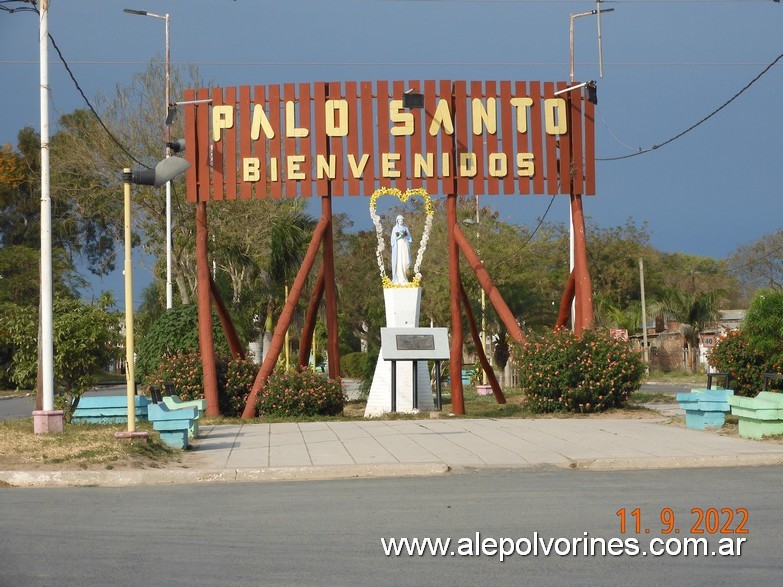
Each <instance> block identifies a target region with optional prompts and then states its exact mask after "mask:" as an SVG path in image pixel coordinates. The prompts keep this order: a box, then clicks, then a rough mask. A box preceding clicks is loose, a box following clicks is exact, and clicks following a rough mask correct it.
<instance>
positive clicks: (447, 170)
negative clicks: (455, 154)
mask: <svg viewBox="0 0 783 587" xmlns="http://www.w3.org/2000/svg"><path fill="white" fill-rule="evenodd" d="M440 168H441V171H442V172H443V177H451V153H441V154H440Z"/></svg>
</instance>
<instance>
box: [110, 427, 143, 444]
mask: <svg viewBox="0 0 783 587" xmlns="http://www.w3.org/2000/svg"><path fill="white" fill-rule="evenodd" d="M114 438H117V439H119V440H129V441H131V442H144V443H147V442H149V439H150V433H149V432H128V431H127V430H123V431H122V432H115V433H114Z"/></svg>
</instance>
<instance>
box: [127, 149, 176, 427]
mask: <svg viewBox="0 0 783 587" xmlns="http://www.w3.org/2000/svg"><path fill="white" fill-rule="evenodd" d="M189 167H190V163H188V162H187V161H186V160H185V159H182V158H180V157H166V159H164V160H163V161H161V162H160V163H158V164H157V165H156V166H155V169H151V170H146V171H131V170H130V169H129V168H125V169H123V170H122V184H123V198H124V200H123V203H124V224H125V360H126V362H127V365H126V368H125V380H126V391H127V398H128V432H127V434H126V433H123V432H117V433H116V434H115V436H118V437H123V438H124V437H130V438H133V436H134V434H136V433H135V430H136V397H135V396H136V374H135V369H134V355H135V351H136V349H135V347H134V345H135V339H134V334H133V259H132V251H131V184H134V183H135V184H137V185H147V186H153V187H160V186H162V185H163V184H168V183H169V182H170V181H171V180H172V179H174V178H175V177H177V176H179V175H181V174H182V173H184V172H185V170H186V169H188V168H189Z"/></svg>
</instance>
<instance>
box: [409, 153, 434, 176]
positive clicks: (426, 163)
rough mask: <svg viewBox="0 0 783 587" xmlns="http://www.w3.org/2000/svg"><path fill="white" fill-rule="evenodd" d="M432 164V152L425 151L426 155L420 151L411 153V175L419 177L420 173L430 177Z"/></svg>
mask: <svg viewBox="0 0 783 587" xmlns="http://www.w3.org/2000/svg"><path fill="white" fill-rule="evenodd" d="M425 157H426V159H425ZM433 164H434V159H433V156H432V153H427V154H426V155H422V154H421V153H414V154H413V177H421V176H422V173H423V174H424V175H426V176H427V177H432V166H433Z"/></svg>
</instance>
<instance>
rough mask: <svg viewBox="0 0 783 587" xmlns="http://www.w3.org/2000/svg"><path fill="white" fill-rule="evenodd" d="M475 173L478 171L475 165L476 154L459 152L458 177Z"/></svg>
mask: <svg viewBox="0 0 783 587" xmlns="http://www.w3.org/2000/svg"><path fill="white" fill-rule="evenodd" d="M477 173H478V168H477V166H476V154H475V153H460V154H459V175H460V177H475V175H476V174H477Z"/></svg>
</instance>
